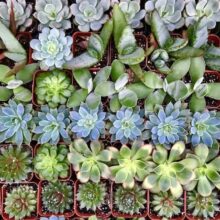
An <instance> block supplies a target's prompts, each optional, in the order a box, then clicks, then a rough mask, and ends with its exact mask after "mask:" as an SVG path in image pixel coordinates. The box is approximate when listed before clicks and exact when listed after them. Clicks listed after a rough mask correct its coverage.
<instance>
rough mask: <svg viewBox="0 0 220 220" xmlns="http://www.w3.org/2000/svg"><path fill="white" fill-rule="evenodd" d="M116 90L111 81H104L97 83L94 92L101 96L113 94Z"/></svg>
mask: <svg viewBox="0 0 220 220" xmlns="http://www.w3.org/2000/svg"><path fill="white" fill-rule="evenodd" d="M115 92H116V90H115V85H114V83H113V82H110V81H106V82H103V83H101V84H98V85H97V86H96V88H95V93H96V94H97V95H100V96H102V97H106V96H110V95H113V94H114V93H115Z"/></svg>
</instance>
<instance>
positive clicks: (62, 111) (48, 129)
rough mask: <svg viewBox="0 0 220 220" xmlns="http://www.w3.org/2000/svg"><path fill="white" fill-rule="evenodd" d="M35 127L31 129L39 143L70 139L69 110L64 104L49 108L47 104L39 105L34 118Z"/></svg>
mask: <svg viewBox="0 0 220 220" xmlns="http://www.w3.org/2000/svg"><path fill="white" fill-rule="evenodd" d="M34 121H35V122H36V127H35V128H34V129H33V133H34V134H35V136H34V139H35V140H37V141H38V143H39V144H45V143H50V144H53V145H56V144H58V142H59V141H61V140H63V141H65V142H69V141H70V137H69V133H68V130H69V129H68V125H69V124H70V119H69V111H68V110H67V109H66V108H65V106H63V105H61V106H60V107H59V108H54V109H50V108H49V107H48V106H47V105H44V106H41V110H40V111H39V112H37V115H36V117H35V118H34Z"/></svg>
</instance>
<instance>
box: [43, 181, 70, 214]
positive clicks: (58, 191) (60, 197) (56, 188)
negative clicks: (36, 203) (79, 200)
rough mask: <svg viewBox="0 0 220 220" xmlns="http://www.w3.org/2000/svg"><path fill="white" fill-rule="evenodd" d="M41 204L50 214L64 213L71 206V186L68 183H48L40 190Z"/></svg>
mask: <svg viewBox="0 0 220 220" xmlns="http://www.w3.org/2000/svg"><path fill="white" fill-rule="evenodd" d="M41 195H42V202H43V206H44V208H46V209H47V210H48V212H50V213H54V214H57V213H61V214H62V213H64V212H65V211H67V210H71V209H72V206H73V186H71V184H69V183H68V182H59V181H57V182H55V183H51V182H50V183H48V184H47V185H45V186H43V188H42V193H41Z"/></svg>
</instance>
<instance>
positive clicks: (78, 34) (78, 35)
mask: <svg viewBox="0 0 220 220" xmlns="http://www.w3.org/2000/svg"><path fill="white" fill-rule="evenodd" d="M91 34H92V32H75V33H74V34H73V36H72V38H73V46H72V51H73V56H74V57H75V56H78V55H80V54H79V53H77V52H78V49H79V48H78V47H79V42H78V41H77V39H80V38H82V39H83V38H85V41H88V40H89V37H90V36H91ZM86 49H87V48H85V50H84V51H82V53H83V52H85V51H86ZM104 56H106V60H102V61H100V62H99V64H96V65H95V66H93V67H91V68H90V71H91V72H97V71H99V70H100V69H101V68H103V67H105V66H109V65H111V56H110V46H108V47H107V49H106V52H105V55H104ZM104 61H106V62H104Z"/></svg>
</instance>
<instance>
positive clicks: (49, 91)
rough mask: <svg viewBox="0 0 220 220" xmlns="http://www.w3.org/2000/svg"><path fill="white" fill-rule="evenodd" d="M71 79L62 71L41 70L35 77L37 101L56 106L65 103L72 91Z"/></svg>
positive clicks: (41, 103) (52, 106)
mask: <svg viewBox="0 0 220 220" xmlns="http://www.w3.org/2000/svg"><path fill="white" fill-rule="evenodd" d="M71 83H72V82H71V79H70V78H69V76H67V74H66V73H65V72H64V71H61V70H53V71H51V72H43V73H41V74H39V75H38V76H37V77H36V87H35V94H36V95H37V103H38V104H40V105H43V104H48V105H49V106H50V107H51V108H56V107H57V106H58V105H59V104H65V103H66V101H67V99H68V98H69V97H70V96H71V94H72V92H73V91H74V87H73V85H72V84H71Z"/></svg>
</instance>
